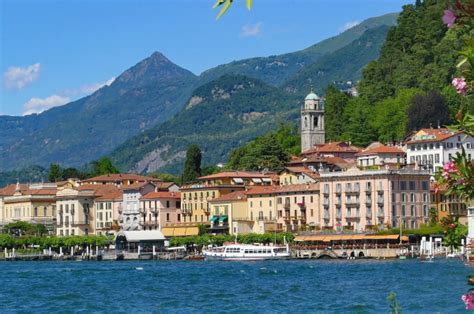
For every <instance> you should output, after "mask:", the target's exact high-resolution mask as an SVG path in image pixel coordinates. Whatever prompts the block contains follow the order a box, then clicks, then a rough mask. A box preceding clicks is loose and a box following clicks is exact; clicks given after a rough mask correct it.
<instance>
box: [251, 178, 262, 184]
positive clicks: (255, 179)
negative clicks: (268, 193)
mask: <svg viewBox="0 0 474 314" xmlns="http://www.w3.org/2000/svg"><path fill="white" fill-rule="evenodd" d="M252 181H253V182H255V183H260V182H262V179H260V178H252Z"/></svg>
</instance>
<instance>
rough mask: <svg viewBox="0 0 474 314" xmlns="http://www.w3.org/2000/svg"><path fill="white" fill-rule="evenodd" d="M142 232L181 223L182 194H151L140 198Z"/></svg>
mask: <svg viewBox="0 0 474 314" xmlns="http://www.w3.org/2000/svg"><path fill="white" fill-rule="evenodd" d="M140 216H141V217H140V225H141V229H142V230H160V231H161V229H162V227H164V226H166V225H170V224H177V223H180V222H181V193H179V192H150V193H148V194H146V195H144V196H142V197H141V198H140Z"/></svg>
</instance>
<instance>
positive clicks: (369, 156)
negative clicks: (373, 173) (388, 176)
mask: <svg viewBox="0 0 474 314" xmlns="http://www.w3.org/2000/svg"><path fill="white" fill-rule="evenodd" d="M356 157H357V166H359V167H373V166H387V165H404V164H405V152H404V151H403V150H402V149H401V148H399V147H396V146H385V145H378V146H375V147H368V148H367V149H364V150H363V151H361V152H360V153H357V154H356Z"/></svg>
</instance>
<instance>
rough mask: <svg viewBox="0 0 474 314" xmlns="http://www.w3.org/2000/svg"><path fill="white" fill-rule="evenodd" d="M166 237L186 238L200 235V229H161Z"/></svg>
mask: <svg viewBox="0 0 474 314" xmlns="http://www.w3.org/2000/svg"><path fill="white" fill-rule="evenodd" d="M161 231H162V232H163V234H164V235H165V236H166V237H186V236H195V235H198V234H199V227H174V228H171V227H163V228H162V229H161Z"/></svg>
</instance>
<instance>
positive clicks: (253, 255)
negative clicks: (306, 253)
mask: <svg viewBox="0 0 474 314" xmlns="http://www.w3.org/2000/svg"><path fill="white" fill-rule="evenodd" d="M203 253H204V257H205V258H206V259H207V260H223V261H258V260H269V259H287V258H290V256H291V255H290V247H289V245H288V244H286V245H285V246H277V245H269V246H264V245H251V244H239V243H234V244H228V245H224V246H220V247H216V248H211V249H209V250H205V251H204V252H203Z"/></svg>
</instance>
